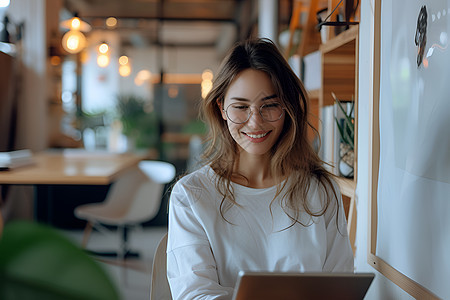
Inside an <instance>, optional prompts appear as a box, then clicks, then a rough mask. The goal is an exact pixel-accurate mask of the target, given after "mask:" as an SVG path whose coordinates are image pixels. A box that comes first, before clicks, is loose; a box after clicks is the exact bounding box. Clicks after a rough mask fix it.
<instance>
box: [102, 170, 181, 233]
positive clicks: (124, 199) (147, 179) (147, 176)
mask: <svg viewBox="0 0 450 300" xmlns="http://www.w3.org/2000/svg"><path fill="white" fill-rule="evenodd" d="M174 177H175V167H174V166H173V165H172V164H170V163H167V162H162V161H141V162H140V163H139V165H138V167H136V168H133V169H131V170H129V171H128V172H127V173H125V174H123V175H122V176H121V177H120V178H119V179H118V180H117V181H116V182H115V183H114V184H113V185H112V186H111V189H110V191H109V192H108V195H107V197H106V201H105V202H107V203H106V204H107V206H108V210H109V211H110V213H111V214H114V215H122V217H121V223H123V224H132V223H142V222H146V221H149V220H151V219H153V218H154V217H155V216H156V215H157V214H158V212H159V208H160V206H161V199H162V196H163V191H164V185H165V184H166V183H168V182H170V181H172V180H173V178H174Z"/></svg>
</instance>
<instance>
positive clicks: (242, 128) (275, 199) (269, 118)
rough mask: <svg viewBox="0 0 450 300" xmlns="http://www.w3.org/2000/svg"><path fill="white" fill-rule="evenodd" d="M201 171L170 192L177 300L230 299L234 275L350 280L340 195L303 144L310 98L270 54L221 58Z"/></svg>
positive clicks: (267, 45) (249, 51) (251, 47)
mask: <svg viewBox="0 0 450 300" xmlns="http://www.w3.org/2000/svg"><path fill="white" fill-rule="evenodd" d="M202 112H203V115H204V117H205V120H206V121H207V123H208V125H209V130H210V139H209V143H208V148H207V149H206V151H205V154H204V157H205V166H203V167H202V168H201V169H199V170H197V171H195V172H193V173H191V174H189V175H187V176H185V177H183V178H182V179H180V180H179V181H178V182H177V184H176V185H175V186H174V188H173V190H172V194H171V199H170V209H169V233H168V234H169V236H168V247H167V275H168V279H169V284H170V288H171V291H172V296H173V298H174V299H200V298H201V299H231V297H232V295H233V292H234V291H233V288H234V286H235V283H236V278H237V275H238V272H239V271H240V270H251V271H257V270H259V271H278V272H284V271H286V272H322V271H323V272H353V254H352V250H351V247H350V243H349V240H348V235H347V229H346V220H345V215H344V210H343V207H342V202H341V195H340V192H339V188H338V186H337V185H336V183H335V182H334V181H333V178H332V175H331V174H330V173H328V172H327V171H326V170H325V169H324V167H323V162H322V161H321V160H320V159H319V157H318V156H317V154H316V153H315V152H314V151H313V149H312V147H311V145H310V143H309V142H308V140H307V128H308V126H310V124H309V123H308V121H307V116H308V100H307V96H306V92H305V90H304V88H303V85H302V83H301V82H300V81H299V79H298V78H297V76H296V75H295V74H294V73H293V72H292V70H291V69H290V67H289V65H288V64H287V62H286V61H285V60H284V58H283V56H282V55H281V54H280V52H279V51H278V49H277V48H276V46H275V45H274V44H273V43H272V42H271V41H269V40H266V39H256V40H249V41H245V42H242V43H239V44H237V45H236V46H235V47H234V48H233V49H232V50H231V52H230V53H229V54H228V56H227V57H226V58H225V60H224V62H223V64H222V67H221V71H220V72H219V74H218V75H217V77H216V79H215V81H214V83H213V89H212V90H211V92H210V93H209V95H208V96H207V98H206V99H205V101H204V102H203V103H202Z"/></svg>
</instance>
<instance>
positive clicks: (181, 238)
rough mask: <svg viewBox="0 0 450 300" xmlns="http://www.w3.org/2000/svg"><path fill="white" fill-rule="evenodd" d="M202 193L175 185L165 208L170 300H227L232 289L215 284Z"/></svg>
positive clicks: (213, 262) (215, 272)
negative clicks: (201, 207) (199, 208)
mask: <svg viewBox="0 0 450 300" xmlns="http://www.w3.org/2000/svg"><path fill="white" fill-rule="evenodd" d="M201 196H202V190H201V189H198V190H194V191H192V190H189V191H188V190H187V189H186V188H185V187H183V185H181V184H177V185H175V187H174V189H173V191H172V193H171V197H170V206H169V232H168V245H167V277H168V279H169V285H170V289H171V292H172V296H173V298H174V299H231V297H232V294H233V288H226V287H222V286H221V285H220V284H219V279H218V275H217V269H216V262H215V259H214V255H213V253H212V250H211V245H210V243H209V240H208V237H207V236H206V233H205V230H204V228H203V226H202V223H203V222H202V220H201V218H208V215H206V214H202V215H201V216H199V215H198V214H196V210H195V206H196V205H200V204H201V201H199V198H200V197H201Z"/></svg>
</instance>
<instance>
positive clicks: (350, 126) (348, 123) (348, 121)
mask: <svg viewBox="0 0 450 300" xmlns="http://www.w3.org/2000/svg"><path fill="white" fill-rule="evenodd" d="M331 95H332V96H333V98H334V101H335V102H336V103H337V104H338V107H339V109H340V110H341V111H342V113H343V114H344V122H343V124H341V123H340V122H339V120H338V119H336V118H335V121H336V124H337V127H338V130H339V134H340V135H341V138H342V141H343V142H344V143H345V144H347V145H348V146H350V149H351V150H354V146H355V119H354V118H353V117H352V115H353V109H354V103H355V102H354V101H352V108H351V110H350V111H349V112H347V110H346V109H345V108H344V107H343V105H342V103H341V101H339V99H338V98H337V97H336V95H335V94H334V93H331Z"/></svg>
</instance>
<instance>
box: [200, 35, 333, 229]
mask: <svg viewBox="0 0 450 300" xmlns="http://www.w3.org/2000/svg"><path fill="white" fill-rule="evenodd" d="M246 69H253V70H259V71H263V72H265V73H266V74H267V75H268V76H269V77H270V79H271V82H272V84H273V87H274V89H275V93H276V94H277V95H278V97H279V99H280V101H281V103H282V105H283V106H284V107H285V112H286V118H285V122H284V125H283V129H282V132H281V134H280V138H279V139H278V141H277V142H276V143H275V145H274V146H273V147H272V149H271V150H270V156H271V160H270V170H271V172H272V175H273V176H274V178H275V181H276V183H277V184H278V188H277V194H276V196H275V198H277V197H278V196H279V195H280V194H281V192H283V195H282V196H283V197H282V199H283V200H282V203H281V204H282V207H283V210H284V212H285V213H286V214H287V215H288V217H289V218H290V219H291V220H292V221H293V223H292V225H291V226H293V225H294V224H295V223H300V224H302V225H304V226H307V225H308V224H310V222H309V221H308V222H303V221H301V220H300V217H299V216H300V212H301V211H305V212H306V213H307V214H308V215H309V216H310V217H311V220H312V217H317V216H321V215H323V214H324V213H325V211H326V210H327V208H328V207H329V204H330V203H331V201H332V199H335V201H336V203H338V197H337V193H336V190H335V188H334V185H333V181H332V177H333V175H332V174H331V173H329V172H328V171H327V170H326V169H325V168H324V167H323V165H324V163H323V161H322V160H321V159H320V158H319V156H318V155H317V154H316V152H315V151H314V149H313V147H312V145H311V144H310V142H309V141H308V138H307V129H308V127H311V128H312V129H313V130H314V131H315V132H316V133H317V130H316V129H314V128H313V126H312V125H311V124H310V123H309V122H308V114H309V111H308V98H307V94H306V91H305V88H304V87H303V84H302V83H301V81H300V80H299V79H298V77H297V76H296V75H295V73H294V72H293V71H292V70H291V68H290V66H289V64H288V63H287V62H286V60H285V59H284V57H283V56H282V55H281V53H280V52H279V50H278V49H277V47H276V46H275V44H274V43H273V42H272V41H270V40H268V39H250V40H246V41H244V42H240V43H237V44H236V45H235V46H234V47H233V48H232V49H231V51H230V52H229V53H228V55H227V56H226V57H225V59H224V61H223V62H222V65H221V67H220V71H219V73H218V74H217V76H216V77H215V79H214V81H213V87H212V89H211V91H210V92H209V94H208V95H207V97H206V99H205V100H204V101H203V102H202V105H201V112H202V117H203V119H204V121H205V122H206V123H207V124H208V126H209V132H208V143H207V147H206V149H205V152H204V153H203V159H204V161H205V162H206V163H207V164H210V166H211V167H212V169H213V170H214V171H215V173H216V174H217V175H218V179H217V181H216V188H217V190H218V191H219V193H220V194H221V195H222V197H223V198H222V202H221V205H220V212H221V215H222V217H223V218H224V219H225V220H226V218H225V217H224V212H225V210H226V208H227V207H230V206H232V205H239V203H237V202H236V200H235V197H234V195H233V189H232V186H231V178H232V176H236V174H235V173H234V170H235V166H236V165H237V164H238V162H239V149H238V145H237V144H236V142H235V141H234V140H233V138H232V136H231V134H230V133H229V131H228V126H227V122H226V121H225V120H223V118H222V115H221V110H220V107H219V104H218V103H221V104H222V106H223V102H224V98H225V95H226V93H227V91H228V88H229V87H230V84H231V83H232V82H233V81H234V79H235V78H236V76H237V75H238V74H239V73H240V72H242V71H243V70H246ZM240 176H242V175H240ZM286 176H288V177H289V178H290V179H289V180H285V181H283V179H284V178H286ZM313 178H315V179H316V180H317V183H318V185H319V186H321V187H323V190H324V191H325V195H324V196H325V197H323V198H324V199H323V203H321V207H320V208H319V209H317V208H316V207H312V206H311V205H310V203H308V197H307V196H308V192H309V190H310V188H311V184H312V182H313V181H315V180H313ZM282 182H284V183H283V184H281V183H282ZM275 198H274V199H273V200H272V203H273V201H274V200H275ZM226 200H228V201H226ZM272 203H271V204H272ZM336 207H337V209H339V205H336ZM311 220H310V221H311ZM336 222H337V220H336ZM307 223H308V224H307Z"/></svg>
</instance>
